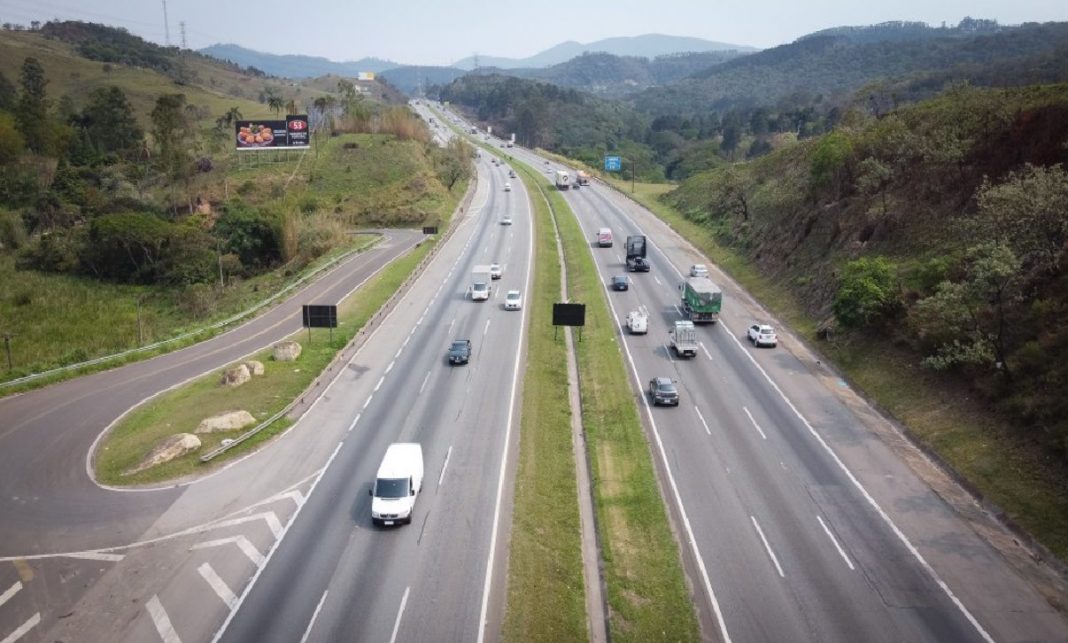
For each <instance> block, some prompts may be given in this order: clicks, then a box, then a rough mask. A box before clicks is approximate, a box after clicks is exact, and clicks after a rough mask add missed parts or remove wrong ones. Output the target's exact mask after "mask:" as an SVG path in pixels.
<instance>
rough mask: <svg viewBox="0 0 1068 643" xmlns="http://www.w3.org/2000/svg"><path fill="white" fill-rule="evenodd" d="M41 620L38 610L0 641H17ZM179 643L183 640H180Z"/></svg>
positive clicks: (11, 642) (6, 642) (9, 642)
mask: <svg viewBox="0 0 1068 643" xmlns="http://www.w3.org/2000/svg"><path fill="white" fill-rule="evenodd" d="M40 622H41V613H40V612H37V613H36V614H34V615H33V616H31V617H30V618H29V620H28V621H26V622H25V623H23V624H22V625H20V626H19V627H18V629H17V630H15V631H14V632H12V633H11V634H8V635H7V636H6V637H4V640H3V641H0V643H15V641H17V640H19V639H21V638H22V637H23V636H26V633H27V632H29V631H30V630H32V629H33V628H35V627H37V624H38V623H40ZM179 643H181V642H180V641H179Z"/></svg>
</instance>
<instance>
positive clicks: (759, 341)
mask: <svg viewBox="0 0 1068 643" xmlns="http://www.w3.org/2000/svg"><path fill="white" fill-rule="evenodd" d="M746 338H747V339H748V340H749V341H751V342H752V343H753V346H756V347H757V348H760V347H761V346H768V347H769V348H775V346H776V345H777V344H778V343H779V338H778V337H776V335H775V329H774V328H772V327H771V326H768V325H767V324H753V325H752V326H750V327H749V330H748V331H747V332H746Z"/></svg>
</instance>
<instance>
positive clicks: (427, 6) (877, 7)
mask: <svg viewBox="0 0 1068 643" xmlns="http://www.w3.org/2000/svg"><path fill="white" fill-rule="evenodd" d="M163 2H164V0H0V22H17V23H21V24H25V25H28V24H29V23H30V21H31V20H41V21H42V22H43V21H47V20H50V19H54V18H60V19H69V20H85V21H89V22H101V23H105V24H109V25H112V26H118V27H124V28H126V29H127V30H128V31H130V32H131V33H135V34H137V35H139V36H141V37H143V38H145V39H147V40H151V41H154V42H158V43H163V42H164V40H165V32H164V28H163ZM166 4H167V14H168V17H169V19H170V40H171V43H172V44H180V43H181V34H180V26H179V25H180V23H181V22H184V23H185V31H186V41H187V43H188V46H189V47H190V48H194V49H196V48H200V47H205V46H207V45H210V44H214V43H227V42H232V43H236V44H239V45H242V46H244V47H248V48H250V49H256V50H259V51H267V52H271V53H277V54H308V55H314V56H325V57H327V58H330V59H332V60H355V59H358V58H363V57H365V56H374V57H378V58H386V59H389V60H393V61H396V62H401V63H409V64H433V65H447V64H451V63H453V62H455V61H457V60H459V59H460V58H463V57H465V56H470V55H471V54H472V53H474V52H476V51H477V52H478V53H480V54H482V55H491V56H507V57H511V58H521V57H525V56H529V55H531V54H535V53H537V52H539V51H541V50H543V49H547V48H548V47H551V46H552V45H555V44H557V43H560V42H563V41H565V40H576V41H578V42H583V43H587V42H592V41H594V40H599V39H601V38H607V37H612V36H636V35H640V34H645V33H663V34H671V35H678V36H696V37H699V38H705V39H708V40H716V41H720V42H729V43H734V44H741V45H751V46H754V47H761V48H764V47H773V46H775V45H779V44H783V43H786V42H790V41H792V40H794V39H795V38H797V37H798V36H802V35H804V34H807V33H811V32H813V31H816V30H819V29H823V28H826V27H834V26H840V25H867V24H874V23H877V22H885V21H887V20H916V21H923V22H927V23H930V24H933V25H939V24H941V23H942V22H943V21H945V22H947V23H949V24H956V23H957V22H958V21H959V20H960V19H961V18H963V17H964V16H971V17H973V18H991V19H995V20H997V21H998V22H1000V23H1002V24H1018V23H1021V22H1032V21H1036V22H1047V21H1063V20H1068V2H1065V0H1011V1H1010V0H997V1H994V0H967V1H964V0H895V1H886V0H868V1H867V2H864V1H858V0H812V1H807V2H806V1H797V0H765V1H763V2H761V1H760V0H756V1H754V0H749V1H741V0H571V1H568V2H551V1H548V0H489V1H487V0H394V1H392V2H381V1H374V0H370V1H368V0H364V1H361V0H298V1H289V2H280V1H278V0H259V1H256V2H253V1H251V0H166Z"/></svg>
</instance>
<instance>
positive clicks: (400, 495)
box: [367, 442, 423, 525]
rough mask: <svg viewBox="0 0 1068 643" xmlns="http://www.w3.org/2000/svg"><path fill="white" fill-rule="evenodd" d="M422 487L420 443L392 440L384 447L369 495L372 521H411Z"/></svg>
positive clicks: (404, 522) (400, 522) (380, 523)
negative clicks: (384, 451)
mask: <svg viewBox="0 0 1068 643" xmlns="http://www.w3.org/2000/svg"><path fill="white" fill-rule="evenodd" d="M422 488H423V447H421V446H420V445H419V443H417V442H394V443H393V444H391V445H389V447H388V448H387V449H386V455H385V456H383V457H382V464H380V465H379V466H378V475H377V476H375V481H374V484H372V485H371V488H370V489H368V490H367V493H368V495H370V496H371V522H373V523H374V524H376V525H400V524H410V523H411V522H412V512H413V511H414V510H415V499H416V498H417V497H418V496H419V491H420V490H422Z"/></svg>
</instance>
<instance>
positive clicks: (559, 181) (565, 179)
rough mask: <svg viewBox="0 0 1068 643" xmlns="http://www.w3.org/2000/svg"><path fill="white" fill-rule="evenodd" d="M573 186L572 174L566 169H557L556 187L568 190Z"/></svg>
mask: <svg viewBox="0 0 1068 643" xmlns="http://www.w3.org/2000/svg"><path fill="white" fill-rule="evenodd" d="M569 187H571V176H570V175H569V174H568V173H567V172H566V171H564V170H557V171H556V189H557V190H566V189H568V188H569Z"/></svg>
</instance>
